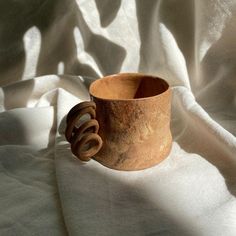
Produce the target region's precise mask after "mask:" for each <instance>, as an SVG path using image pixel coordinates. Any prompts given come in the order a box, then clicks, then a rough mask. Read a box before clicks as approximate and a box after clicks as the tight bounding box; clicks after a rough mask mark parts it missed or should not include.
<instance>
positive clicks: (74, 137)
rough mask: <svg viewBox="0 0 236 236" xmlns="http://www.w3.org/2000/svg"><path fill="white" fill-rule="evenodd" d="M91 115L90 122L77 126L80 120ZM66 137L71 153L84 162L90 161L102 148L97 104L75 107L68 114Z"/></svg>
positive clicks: (85, 103) (87, 103) (90, 103)
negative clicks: (97, 118)
mask: <svg viewBox="0 0 236 236" xmlns="http://www.w3.org/2000/svg"><path fill="white" fill-rule="evenodd" d="M86 114H88V115H90V118H91V119H90V120H87V121H85V122H84V123H82V124H80V125H79V126H77V125H76V124H77V123H78V121H80V118H81V117H82V116H84V115H86ZM66 123H67V127H66V131H65V137H66V139H67V141H68V142H70V143H71V151H72V153H73V154H74V155H75V156H77V157H78V158H79V159H80V160H82V161H89V160H90V158H91V157H92V156H94V155H95V154H96V153H97V152H98V151H99V150H100V149H101V147H102V139H101V137H100V136H99V135H98V130H99V124H98V121H97V120H96V104H95V103H94V102H92V101H90V102H82V103H79V104H77V105H75V106H74V107H73V108H72V109H71V110H70V111H69V113H68V115H67V119H66Z"/></svg>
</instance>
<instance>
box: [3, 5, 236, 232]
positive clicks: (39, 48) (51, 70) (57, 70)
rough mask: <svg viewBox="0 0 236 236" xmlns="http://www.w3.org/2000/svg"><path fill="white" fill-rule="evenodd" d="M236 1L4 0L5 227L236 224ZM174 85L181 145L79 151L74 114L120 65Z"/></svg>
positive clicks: (169, 228) (206, 228) (174, 125)
mask: <svg viewBox="0 0 236 236" xmlns="http://www.w3.org/2000/svg"><path fill="white" fill-rule="evenodd" d="M235 24H236V2H235V1H233V0H204V1H203V0H189V1H186V0H178V1H174V0H165V1H162V0H148V1H145V0H130V1H125V0H113V1H111V0H110V1H108V0H103V1H102V0H87V1H85V0H77V1H75V0H60V1H59V0H54V1H53V0H51V1H49V0H38V1H31V0H21V1H15V0H9V1H1V2H0V85H1V86H2V87H1V89H0V110H1V112H0V235H3V236H5V235H24V236H25V235H67V234H69V235H86V236H88V235H101V236H104V235H113V236H115V235H178V236H179V235H206V236H210V235H212V236H216V235H217V236H221V235H222V236H230V235H232V236H235V235H236V199H235V197H236V138H235V136H234V135H235V134H236V78H235V73H236V44H235V42H236V32H235ZM120 71H123V72H127V71H132V72H134V71H140V72H143V73H149V74H154V75H159V76H161V77H163V78H165V79H166V80H168V82H169V83H170V84H171V86H172V89H173V105H172V121H171V129H172V133H173V136H174V142H173V148H172V151H171V154H170V155H169V157H168V158H167V159H166V160H165V161H163V162H162V163H161V164H160V165H157V166H155V167H153V168H150V169H147V170H144V171H137V172H122V171H115V170H110V169H107V168H106V167H103V166H101V165H100V164H99V163H97V162H95V161H93V160H92V161H90V162H88V163H86V164H85V163H82V162H80V161H79V160H78V159H76V158H74V157H73V155H72V154H71V152H70V148H69V144H68V143H67V142H66V141H65V138H64V129H65V115H66V114H67V112H68V111H69V110H70V108H71V107H72V106H73V105H75V104H76V103H78V102H80V101H83V100H88V99H89V96H88V92H87V87H86V86H88V84H89V83H90V82H91V81H92V80H93V79H96V78H98V77H101V76H103V75H106V74H113V73H117V72H120Z"/></svg>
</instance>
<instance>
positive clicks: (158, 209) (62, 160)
mask: <svg viewBox="0 0 236 236" xmlns="http://www.w3.org/2000/svg"><path fill="white" fill-rule="evenodd" d="M65 126H66V116H65V117H64V118H63V120H62V121H61V123H60V125H59V129H58V131H59V133H60V136H59V137H58V138H57V140H56V143H57V158H56V162H57V164H56V168H57V171H56V172H57V180H58V186H59V192H60V199H61V202H62V204H61V205H62V211H63V215H64V219H65V223H66V226H67V229H68V232H69V233H70V234H78V232H79V234H80V235H95V234H96V235H101V236H102V235H173V236H174V235H176V236H177V235H192V228H194V226H193V227H190V226H189V225H188V224H186V222H185V221H184V220H183V218H182V219H179V217H178V213H176V211H175V209H171V207H170V206H169V202H168V201H167V200H166V198H165V197H163V195H162V194H163V193H162V190H161V189H160V192H159V190H158V185H157V186H156V187H155V185H153V186H152V185H149V184H147V185H146V184H144V183H145V182H146V181H148V182H149V181H150V178H152V177H151V175H150V174H149V175H148V174H145V171H138V172H137V171H136V172H126V171H116V170H111V169H108V168H106V167H104V166H102V165H100V164H99V163H97V162H95V161H94V160H91V161H89V162H82V161H80V160H78V159H77V158H76V157H75V156H73V154H72V153H71V151H70V145H69V143H66V142H65V141H66V140H65V136H64V130H65ZM58 144H59V145H58ZM65 173H66V174H65ZM71 183H75V184H71ZM151 186H152V187H151ZM158 193H159V194H160V195H162V196H158ZM81 212H83V214H81ZM71 215H73V216H74V217H73V218H71V217H70V216H71ZM180 218H181V217H180ZM88 219H89V220H88ZM78 230H79V231H78Z"/></svg>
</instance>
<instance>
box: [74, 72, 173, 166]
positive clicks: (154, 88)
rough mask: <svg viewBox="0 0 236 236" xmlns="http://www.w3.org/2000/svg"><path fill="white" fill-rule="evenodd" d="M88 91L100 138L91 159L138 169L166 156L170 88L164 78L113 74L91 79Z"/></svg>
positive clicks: (169, 135) (168, 139)
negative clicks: (92, 103)
mask: <svg viewBox="0 0 236 236" xmlns="http://www.w3.org/2000/svg"><path fill="white" fill-rule="evenodd" d="M90 94H91V98H92V100H93V101H94V103H95V104H96V120H97V121H98V123H99V126H100V128H99V130H98V135H99V136H100V137H101V139H102V141H103V144H102V147H101V149H100V150H99V151H98V152H97V153H96V154H95V155H94V156H93V158H94V159H95V160H97V161H98V162H100V163H101V164H103V165H105V166H107V167H109V168H113V169H118V170H140V169H145V168H148V167H151V166H153V165H156V164H158V163H159V162H160V161H162V160H163V159H165V158H166V157H167V156H168V154H169V152H170V149H171V145H172V136H171V133H170V107H171V90H170V88H169V85H168V84H167V83H166V82H165V81H164V80H162V79H159V78H157V77H152V76H147V75H142V74H136V73H126V74H117V75H112V76H108V77H104V78H102V79H100V80H97V81H95V82H93V83H92V85H91V86H90ZM75 154H76V152H75ZM77 156H78V157H79V155H78V154H77ZM79 158H80V157H79ZM80 159H82V158H80Z"/></svg>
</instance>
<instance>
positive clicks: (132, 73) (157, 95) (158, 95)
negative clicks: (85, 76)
mask: <svg viewBox="0 0 236 236" xmlns="http://www.w3.org/2000/svg"><path fill="white" fill-rule="evenodd" d="M129 75H130V76H140V77H142V76H143V77H144V76H145V77H150V78H153V79H158V80H159V81H160V80H161V81H162V82H164V83H165V84H166V85H167V88H166V90H165V91H164V92H161V93H159V94H156V95H153V96H148V97H142V98H124V99H115V98H104V97H98V96H96V95H94V94H93V93H92V92H91V90H92V88H93V86H94V85H95V84H97V83H99V82H100V81H101V80H106V79H109V78H113V77H117V76H129ZM169 90H170V85H169V83H168V82H167V81H166V80H164V79H162V78H160V77H158V76H155V75H150V74H144V73H137V72H125V73H116V74H111V75H106V76H104V77H101V78H99V79H96V80H95V81H93V82H92V83H91V84H90V86H89V94H90V95H91V96H92V97H94V98H96V99H100V100H104V101H142V100H147V99H152V98H156V97H160V96H163V95H164V94H166V93H167V92H169Z"/></svg>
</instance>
